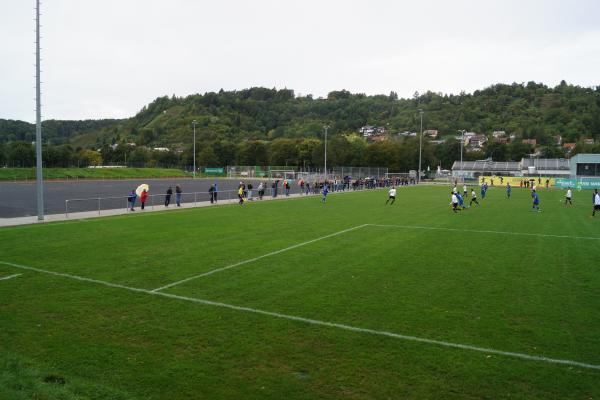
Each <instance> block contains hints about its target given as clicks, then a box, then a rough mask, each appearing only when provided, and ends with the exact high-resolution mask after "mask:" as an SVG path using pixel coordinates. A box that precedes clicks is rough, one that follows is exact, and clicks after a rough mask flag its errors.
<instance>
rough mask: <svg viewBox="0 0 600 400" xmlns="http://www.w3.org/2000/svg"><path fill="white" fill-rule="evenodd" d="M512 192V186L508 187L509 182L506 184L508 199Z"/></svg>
mask: <svg viewBox="0 0 600 400" xmlns="http://www.w3.org/2000/svg"><path fill="white" fill-rule="evenodd" d="M511 192H512V188H511V187H510V183H507V184H506V197H507V198H509V199H510V193H511Z"/></svg>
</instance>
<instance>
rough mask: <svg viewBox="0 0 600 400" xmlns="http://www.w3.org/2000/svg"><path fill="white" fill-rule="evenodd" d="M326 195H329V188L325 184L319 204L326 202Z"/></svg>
mask: <svg viewBox="0 0 600 400" xmlns="http://www.w3.org/2000/svg"><path fill="white" fill-rule="evenodd" d="M327 193H329V186H328V185H327V184H324V185H323V198H322V199H321V203H325V202H326V201H327Z"/></svg>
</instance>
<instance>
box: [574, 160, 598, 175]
mask: <svg viewBox="0 0 600 400" xmlns="http://www.w3.org/2000/svg"><path fill="white" fill-rule="evenodd" d="M577 175H578V176H600V164H598V163H577Z"/></svg>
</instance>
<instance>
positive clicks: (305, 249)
mask: <svg viewBox="0 0 600 400" xmlns="http://www.w3.org/2000/svg"><path fill="white" fill-rule="evenodd" d="M449 192H450V189H449V188H447V187H443V188H442V187H431V186H429V187H427V186H423V187H407V188H404V187H401V188H398V196H397V200H396V203H395V204H394V205H392V206H390V205H387V206H386V205H385V204H384V203H385V200H386V198H387V192H386V191H384V190H377V191H369V192H357V193H345V194H336V195H332V196H329V198H328V200H327V203H324V204H323V203H321V202H320V197H315V196H310V197H305V198H299V199H290V200H285V201H269V202H263V203H259V202H255V203H249V204H245V205H244V206H238V205H228V206H219V207H213V208H203V209H186V210H181V211H173V212H168V213H148V214H141V213H140V214H138V215H126V216H121V217H112V218H104V219H93V220H87V221H86V220H82V221H69V222H64V223H55V224H46V225H36V226H22V227H15V228H5V229H2V230H0V349H1V350H2V351H1V353H0V398H2V399H4V398H6V399H30V398H41V399H55V398H56V399H283V398H285V399H338V398H343V399H425V398H439V399H454V398H456V399H463V398H464V399H475V398H477V399H479V398H490V399H496V398H511V399H596V398H598V397H600V266H599V265H600V262H599V261H600V216H598V217H597V218H596V219H592V218H590V215H591V208H592V207H591V204H592V203H591V192H589V191H581V192H578V191H576V192H575V193H574V201H573V202H574V206H572V207H566V206H565V205H564V204H563V202H562V201H563V196H564V192H563V191H558V190H547V189H542V190H541V191H540V200H541V205H540V206H541V209H542V212H540V213H537V212H531V211H530V209H531V199H530V196H529V191H528V190H526V189H520V188H515V189H513V194H512V198H511V199H510V200H509V199H506V196H505V191H504V190H503V189H502V188H490V190H489V191H488V195H487V196H486V199H485V200H482V199H479V201H480V203H481V205H480V206H474V207H472V208H470V209H468V210H465V211H461V212H460V213H457V214H454V213H452V211H451V209H450V207H449V205H448V203H449V201H450V194H449ZM4 278H6V279H4ZM36 396H37V397H36Z"/></svg>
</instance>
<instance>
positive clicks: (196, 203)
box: [194, 192, 198, 207]
mask: <svg viewBox="0 0 600 400" xmlns="http://www.w3.org/2000/svg"><path fill="white" fill-rule="evenodd" d="M197 195H198V192H194V207H196V206H197V205H198V201H197V198H198V196H197Z"/></svg>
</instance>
